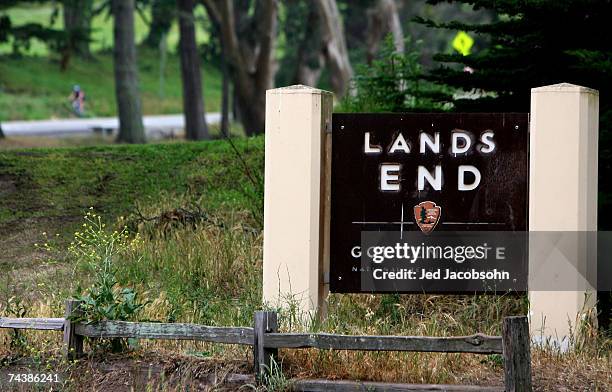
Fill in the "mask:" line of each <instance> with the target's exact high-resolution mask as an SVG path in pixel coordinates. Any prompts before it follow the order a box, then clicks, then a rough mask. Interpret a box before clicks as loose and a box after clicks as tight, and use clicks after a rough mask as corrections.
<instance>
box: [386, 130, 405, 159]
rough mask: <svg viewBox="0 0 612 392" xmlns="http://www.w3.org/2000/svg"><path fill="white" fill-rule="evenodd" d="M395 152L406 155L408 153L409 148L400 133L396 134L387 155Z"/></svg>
mask: <svg viewBox="0 0 612 392" xmlns="http://www.w3.org/2000/svg"><path fill="white" fill-rule="evenodd" d="M396 151H403V152H405V153H406V154H408V153H409V152H410V146H409V145H408V143H407V142H406V139H404V135H402V133H401V132H400V133H398V134H397V137H396V138H395V141H394V142H393V145H392V146H391V148H390V149H389V154H395V152H396Z"/></svg>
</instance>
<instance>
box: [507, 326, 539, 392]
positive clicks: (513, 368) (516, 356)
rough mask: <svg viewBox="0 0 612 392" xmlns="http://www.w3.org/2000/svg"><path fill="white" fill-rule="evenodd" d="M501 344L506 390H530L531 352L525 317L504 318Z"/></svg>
mask: <svg viewBox="0 0 612 392" xmlns="http://www.w3.org/2000/svg"><path fill="white" fill-rule="evenodd" d="M502 344H503V346H504V378H505V386H506V392H531V391H532V386H531V352H530V340H529V325H528V323H527V317H525V316H514V317H506V318H504V325H503V328H502Z"/></svg>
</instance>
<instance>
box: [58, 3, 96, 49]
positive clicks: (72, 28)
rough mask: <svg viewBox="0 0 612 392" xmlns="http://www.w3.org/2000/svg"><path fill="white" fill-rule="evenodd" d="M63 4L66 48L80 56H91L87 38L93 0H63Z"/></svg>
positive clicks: (88, 37)
mask: <svg viewBox="0 0 612 392" xmlns="http://www.w3.org/2000/svg"><path fill="white" fill-rule="evenodd" d="M63 5H64V7H63V9H64V30H65V31H66V34H67V35H68V45H67V46H68V50H69V51H71V52H74V53H75V54H77V55H79V56H82V57H91V52H90V51H89V40H90V34H91V19H92V17H93V0H63Z"/></svg>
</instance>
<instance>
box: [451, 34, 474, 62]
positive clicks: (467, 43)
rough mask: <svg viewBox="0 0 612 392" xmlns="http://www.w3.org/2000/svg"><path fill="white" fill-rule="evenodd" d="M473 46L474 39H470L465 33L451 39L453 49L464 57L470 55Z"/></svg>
mask: <svg viewBox="0 0 612 392" xmlns="http://www.w3.org/2000/svg"><path fill="white" fill-rule="evenodd" d="M473 45H474V38H472V37H470V36H469V35H468V33H466V32H465V31H460V32H458V33H457V35H456V36H455V38H454V39H453V48H454V49H455V50H456V51H457V52H459V53H461V54H462V55H464V56H467V55H468V54H470V49H472V46H473Z"/></svg>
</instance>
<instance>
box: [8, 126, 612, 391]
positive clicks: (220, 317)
mask: <svg viewBox="0 0 612 392" xmlns="http://www.w3.org/2000/svg"><path fill="white" fill-rule="evenodd" d="M236 150H237V151H238V152H239V154H240V156H241V157H242V159H238V155H237V153H236ZM245 167H248V168H249V169H248V173H247V170H246V169H245ZM262 175H263V138H262V137H259V138H251V139H247V138H243V139H236V140H235V149H234V148H233V147H232V146H231V145H230V144H229V143H228V142H227V141H225V140H219V141H212V142H201V143H184V142H176V143H169V144H152V145H146V146H98V147H76V148H59V149H58V148H54V149H53V148H52V149H15V150H10V151H3V152H0V185H1V186H0V206H1V209H0V211H1V213H0V248H2V249H3V252H2V255H1V256H0V257H1V260H0V272H1V273H0V276H1V277H2V279H0V315H3V316H4V315H7V316H15V315H21V316H22V317H23V316H55V317H59V316H61V314H62V311H63V309H62V302H63V300H64V299H65V298H67V297H68V296H70V295H74V294H77V293H84V292H87V290H88V288H90V287H96V285H97V284H98V283H97V281H98V278H97V276H98V273H99V264H98V261H96V260H97V259H95V258H94V261H93V262H92V259H91V258H90V256H87V257H84V256H83V255H90V252H89V251H88V252H82V253H78V252H77V253H75V252H74V251H73V250H74V246H75V245H70V244H71V243H76V244H77V245H76V246H77V247H78V246H81V245H79V244H82V243H83V240H82V238H83V234H82V233H90V234H89V237H88V238H94V237H95V238H97V239H96V240H95V241H93V244H94V245H95V246H96V247H97V246H98V245H100V244H102V245H103V244H105V243H107V242H108V241H107V240H109V239H111V238H113V236H114V235H115V234H113V233H114V231H115V230H121V229H122V228H123V227H127V230H128V231H129V235H128V236H127V237H126V239H125V242H122V241H123V240H117V242H115V243H116V244H117V247H116V249H117V251H116V252H115V253H113V257H112V271H113V277H114V279H116V280H117V286H116V287H115V292H116V293H118V292H119V291H118V290H119V289H120V288H128V287H129V288H132V289H134V290H135V291H136V292H137V293H138V295H139V296H140V297H141V298H142V299H143V300H145V301H146V306H145V307H144V309H143V310H142V311H141V312H140V313H139V314H132V315H128V318H131V319H139V320H156V321H170V322H175V321H176V322H194V323H201V324H209V325H243V326H249V325H251V323H252V314H253V311H254V310H256V309H260V308H262V306H264V304H262V302H261V267H262V266H261V263H262V234H261V212H262V193H261V188H260V185H259V184H260V183H259V179H260V178H261V176H262ZM90 207H93V210H92V209H90ZM88 213H89V215H88ZM92 214H95V215H92ZM98 216H100V221H99V222H100V224H98V223H96V222H98V221H97V219H98V218H97V217H98ZM102 225H105V226H102ZM75 232H79V233H81V234H78V235H76V236H75ZM92 233H93V234H92ZM87 243H89V244H91V243H92V242H87ZM35 244H38V246H37V245H35ZM94 248H95V247H94ZM94 248H91V247H89V245H86V247H85V248H83V249H87V250H92V249H93V250H92V253H91V254H97V253H96V252H98V251H97V250H95V249H94ZM525 311H526V301H525V298H524V297H520V296H440V295H425V294H423V295H339V294H334V295H331V296H330V311H329V317H328V318H327V319H326V320H325V322H323V323H312V322H310V320H309V319H305V318H303V316H304V315H300V314H298V313H296V312H295V310H292V307H291V299H287V309H286V310H284V311H283V312H282V313H281V328H282V329H283V330H285V331H294V332H295V331H303V330H311V331H312V330H318V331H328V332H337V333H348V334H399V335H439V336H451V335H464V334H472V333H475V332H482V333H486V334H499V332H500V326H501V320H502V318H503V317H504V316H507V315H513V314H523V313H524V312H525ZM584 337H585V339H583V340H581V341H579V342H578V347H579V350H577V351H576V352H575V353H573V354H572V355H560V354H559V353H555V352H554V351H553V352H550V351H540V350H534V378H535V380H536V385H538V388H537V389H536V390H543V391H544V390H556V389H557V388H556V386H559V385H561V386H563V388H566V389H565V390H585V389H584V388H583V389H581V387H585V386H587V389H586V390H593V391H598V390H599V391H604V390H609V387H610V386H612V373H610V372H609V370H610V359H611V358H610V344H611V343H610V340H609V339H608V340H605V338H604V337H602V336H600V335H598V334H597V333H596V332H594V330H593V329H592V328H586V329H585V335H584ZM19 339H20V340H15V337H11V334H10V333H8V332H0V356H3V355H5V356H6V358H9V359H7V360H6V361H8V362H7V363H12V362H11V359H10V358H15V355H16V353H20V355H24V356H27V357H35V358H39V359H38V360H39V361H42V363H46V362H45V361H46V360H47V359H48V358H55V357H56V356H57V355H59V351H58V350H59V347H61V345H60V341H59V339H60V337H59V336H56V335H49V334H46V335H45V334H42V333H35V332H33V333H25V334H22V335H20V338H19ZM2 342H4V343H2ZM132 348H133V350H135V351H134V355H140V354H138V353H147V352H157V353H172V354H170V355H177V353H180V354H182V355H188V356H189V357H190V358H211V359H215V360H238V361H240V362H241V363H243V364H244V363H249V361H250V353H249V351H248V350H247V349H246V348H239V347H232V346H222V345H214V344H205V343H195V342H147V341H142V342H140V343H138V344H137V345H136V346H133V347H132ZM88 350H90V349H89V348H88ZM45 358H47V359H45ZM126 358H129V357H126ZM281 358H282V361H283V365H282V366H283V369H284V371H285V374H286V376H287V377H291V376H302V377H329V378H347V379H363V380H380V381H400V382H418V383H477V384H491V383H497V384H499V383H500V382H501V369H502V368H501V363H500V358H499V357H498V356H494V355H492V356H477V355H462V354H427V353H424V354H423V353H421V354H419V353H375V352H374V353H360V352H354V353H351V352H344V353H338V352H330V351H316V350H305V351H300V350H285V351H281ZM127 360H128V359H125V358H124V359H123V361H127ZM551 386H554V387H551ZM551 388H552V389H551Z"/></svg>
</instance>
